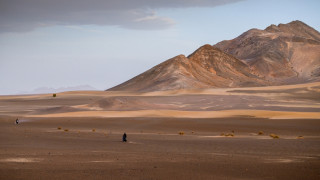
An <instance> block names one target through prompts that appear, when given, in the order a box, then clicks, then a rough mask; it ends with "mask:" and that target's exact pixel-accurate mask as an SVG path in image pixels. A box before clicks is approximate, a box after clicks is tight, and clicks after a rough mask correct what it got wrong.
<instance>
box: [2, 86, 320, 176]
mask: <svg viewBox="0 0 320 180" xmlns="http://www.w3.org/2000/svg"><path fill="white" fill-rule="evenodd" d="M319 97H320V83H310V84H301V85H290V86H273V87H258V88H234V89H203V90H180V91H165V92H149V93H134V92H102V91H86V92H84V91H82V92H65V93H58V94H57V97H56V98H53V97H52V94H44V95H29V96H1V97H0V131H1V133H0V179H115V180H116V179H319V178H320V98H319ZM16 118H19V120H20V124H19V125H15V124H14V122H15V119H16ZM124 132H126V133H127V135H128V142H127V143H123V142H121V138H122V134H123V133H124ZM179 133H180V134H179ZM271 134H274V135H273V136H278V137H279V138H272V137H270V135H271Z"/></svg>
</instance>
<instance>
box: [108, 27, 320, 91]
mask: <svg viewBox="0 0 320 180" xmlns="http://www.w3.org/2000/svg"><path fill="white" fill-rule="evenodd" d="M310 81H320V34H319V32H318V31H316V30H315V29H313V28H311V27H310V26H308V25H306V24H305V23H303V22H301V21H293V22H290V23H288V24H279V25H278V26H276V25H271V26H269V27H267V28H266V29H265V30H259V29H251V30H249V31H247V32H245V33H243V34H241V35H240V36H239V37H237V38H235V39H232V40H226V41H222V42H219V43H217V44H215V45H213V46H211V45H204V46H202V47H200V48H199V49H197V50H196V51H195V52H194V53H192V54H191V55H189V56H188V57H185V56H184V55H179V56H176V57H174V58H172V59H169V60H167V61H165V62H163V63H161V64H159V65H157V66H155V67H153V68H151V69H150V70H148V71H146V72H144V73H142V74H140V75H138V76H136V77H134V78H132V79H130V80H128V81H126V82H124V83H122V84H120V85H118V86H115V87H113V88H111V89H109V90H112V91H162V90H173V89H199V88H212V87H248V86H268V85H281V84H295V83H304V82H310Z"/></svg>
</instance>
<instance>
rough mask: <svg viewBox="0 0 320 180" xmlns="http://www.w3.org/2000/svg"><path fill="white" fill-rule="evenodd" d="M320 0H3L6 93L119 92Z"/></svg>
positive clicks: (315, 20) (0, 66)
mask: <svg viewBox="0 0 320 180" xmlns="http://www.w3.org/2000/svg"><path fill="white" fill-rule="evenodd" d="M319 8H320V1H318V0H303V1H301V0H197V1H195V0H161V1H159V0H68V1H66V0H0V95H4V94H16V93H19V92H21V91H32V90H34V89H36V88H39V87H51V88H59V87H70V86H78V85H90V86H93V87H95V88H97V89H100V90H105V89H108V88H111V87H113V86H115V85H117V84H119V83H122V82H124V81H126V80H128V79H130V78H132V77H134V76H136V75H138V74H140V73H142V72H144V71H146V70H148V69H149V68H151V67H153V66H155V65H157V64H159V63H161V62H163V61H165V60H167V59H170V58H172V57H174V56H176V55H179V54H184V55H189V54H191V53H192V52H193V51H194V50H196V49H197V48H198V47H199V46H201V45H204V44H215V43H217V42H219V41H222V40H228V39H233V38H235V37H237V36H239V35H240V34H241V33H243V32H245V31H247V30H249V29H251V28H259V29H264V28H266V27H267V26H269V25H270V24H276V25H278V24H279V23H289V22H291V21H293V20H301V21H303V22H305V23H306V24H308V25H309V26H311V27H313V28H315V29H316V30H318V31H319V30H320V13H319Z"/></svg>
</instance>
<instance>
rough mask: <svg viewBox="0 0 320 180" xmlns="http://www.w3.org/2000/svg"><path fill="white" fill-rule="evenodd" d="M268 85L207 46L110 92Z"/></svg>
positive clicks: (246, 67)
mask: <svg viewBox="0 0 320 180" xmlns="http://www.w3.org/2000/svg"><path fill="white" fill-rule="evenodd" d="M265 84H266V81H265V80H263V79H261V78H259V77H257V76H256V75H254V74H253V73H252V72H251V69H250V68H249V67H248V66H247V65H246V64H245V63H243V62H241V61H240V60H238V59H236V58H234V57H233V56H231V55H229V54H226V53H224V52H222V51H221V50H220V49H218V48H215V47H213V46H211V45H204V46H202V47H200V48H199V49H197V50H196V51H195V52H194V53H192V54H191V55H189V56H188V57H185V56H184V55H179V56H176V57H174V58H172V59H169V60H167V61H165V62H163V63H161V64H159V65H157V66H155V67H153V68H151V69H150V70H148V71H146V72H144V73H142V74H140V75H138V76H136V77H134V78H133V79H130V80H129V81H127V82H124V83H122V84H120V85H118V86H116V87H113V88H111V89H109V90H114V91H117V90H122V91H162V90H171V89H189V88H194V89H198V88H209V87H242V86H261V85H265Z"/></svg>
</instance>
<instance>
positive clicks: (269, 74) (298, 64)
mask: <svg viewBox="0 0 320 180" xmlns="http://www.w3.org/2000/svg"><path fill="white" fill-rule="evenodd" d="M214 46H215V47H217V48H219V49H221V50H223V51H224V52H226V53H228V54H231V55H233V56H235V57H236V58H238V59H241V60H243V61H244V62H245V63H246V64H248V65H249V66H250V67H251V69H252V70H253V71H255V73H256V74H259V76H261V77H264V78H266V79H268V80H269V81H271V82H272V83H273V84H288V83H299V82H307V81H316V80H319V79H320V33H319V32H318V31H316V30H315V29H313V28H311V27H310V26H308V25H306V24H305V23H303V22H301V21H293V22H290V23H288V24H279V25H278V26H276V25H271V26H269V27H267V28H266V29H265V30H259V29H251V30H249V31H247V32H245V33H243V34H242V35H240V36H239V37H237V38H235V39H232V40H228V41H222V42H220V43H217V44H216V45H214Z"/></svg>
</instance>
